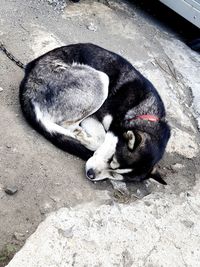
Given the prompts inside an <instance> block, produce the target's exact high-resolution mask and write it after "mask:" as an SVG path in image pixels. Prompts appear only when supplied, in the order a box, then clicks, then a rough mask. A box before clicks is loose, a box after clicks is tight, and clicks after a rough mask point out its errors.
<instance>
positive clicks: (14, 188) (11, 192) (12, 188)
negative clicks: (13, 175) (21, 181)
mask: <svg viewBox="0 0 200 267" xmlns="http://www.w3.org/2000/svg"><path fill="white" fill-rule="evenodd" d="M4 191H5V193H6V194H8V195H10V196H12V195H14V194H16V193H17V191H18V188H17V186H9V187H6V188H4Z"/></svg>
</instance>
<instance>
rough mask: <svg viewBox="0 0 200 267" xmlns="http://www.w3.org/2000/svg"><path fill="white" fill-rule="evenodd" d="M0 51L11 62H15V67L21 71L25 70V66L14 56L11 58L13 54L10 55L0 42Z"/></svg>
mask: <svg viewBox="0 0 200 267" xmlns="http://www.w3.org/2000/svg"><path fill="white" fill-rule="evenodd" d="M0 50H2V51H3V52H4V53H5V54H6V56H7V57H8V58H9V59H10V60H12V61H13V62H15V64H16V65H17V66H19V67H20V68H22V69H25V65H24V64H23V63H22V62H21V61H19V60H18V59H17V58H16V57H15V56H13V54H11V53H10V52H9V51H8V50H7V49H6V47H5V45H4V44H3V43H1V42H0Z"/></svg>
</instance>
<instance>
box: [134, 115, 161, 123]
mask: <svg viewBox="0 0 200 267" xmlns="http://www.w3.org/2000/svg"><path fill="white" fill-rule="evenodd" d="M137 119H141V120H145V121H152V122H158V121H159V120H160V119H159V118H158V117H157V116H154V115H151V114H145V115H136V116H135V117H133V118H130V119H129V121H132V120H137Z"/></svg>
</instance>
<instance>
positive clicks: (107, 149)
mask: <svg viewBox="0 0 200 267" xmlns="http://www.w3.org/2000/svg"><path fill="white" fill-rule="evenodd" d="M159 134H160V133H159V132H158V133H157V134H156V135H152V134H149V133H146V132H141V131H134V132H133V131H130V130H128V131H126V132H124V133H123V134H121V135H120V136H115V135H114V134H113V133H111V132H110V133H107V136H106V139H105V142H104V144H103V145H102V146H101V147H100V148H99V149H98V150H97V151H96V152H95V153H94V155H93V156H92V157H91V158H90V159H89V160H88V161H87V163H86V175H87V177H88V178H89V179H90V180H92V181H99V180H104V179H113V180H121V181H142V180H145V179H148V178H154V179H156V180H159V182H161V183H164V181H162V179H161V177H159V176H158V173H156V172H155V170H154V166H155V164H156V163H157V162H158V161H159V160H160V159H161V157H162V156H163V153H164V150H165V147H166V144H167V141H168V139H169V128H168V127H166V129H165V131H164V132H163V129H162V136H159Z"/></svg>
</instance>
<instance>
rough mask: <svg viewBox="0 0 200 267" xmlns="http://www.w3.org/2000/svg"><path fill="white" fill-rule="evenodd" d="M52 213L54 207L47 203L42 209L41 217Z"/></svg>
mask: <svg viewBox="0 0 200 267" xmlns="http://www.w3.org/2000/svg"><path fill="white" fill-rule="evenodd" d="M51 211H52V206H51V204H50V203H48V202H46V203H44V204H43V205H42V206H41V207H40V213H41V215H44V214H46V213H49V212H51Z"/></svg>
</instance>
